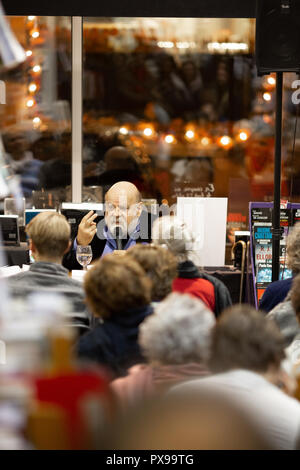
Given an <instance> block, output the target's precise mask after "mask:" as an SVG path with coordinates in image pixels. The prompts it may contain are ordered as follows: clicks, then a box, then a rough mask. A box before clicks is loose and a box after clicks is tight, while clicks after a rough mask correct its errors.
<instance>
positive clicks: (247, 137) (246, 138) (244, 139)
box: [239, 131, 249, 142]
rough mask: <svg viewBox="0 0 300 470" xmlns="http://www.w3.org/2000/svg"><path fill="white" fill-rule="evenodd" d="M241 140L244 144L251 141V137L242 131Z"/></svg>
mask: <svg viewBox="0 0 300 470" xmlns="http://www.w3.org/2000/svg"><path fill="white" fill-rule="evenodd" d="M239 139H240V140H241V141H242V142H246V140H248V139H249V135H248V134H247V132H245V131H241V132H240V133H239Z"/></svg>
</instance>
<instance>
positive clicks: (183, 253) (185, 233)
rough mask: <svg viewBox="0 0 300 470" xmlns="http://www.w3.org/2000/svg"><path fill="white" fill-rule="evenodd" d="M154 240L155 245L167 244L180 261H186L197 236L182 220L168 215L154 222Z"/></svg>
mask: <svg viewBox="0 0 300 470" xmlns="http://www.w3.org/2000/svg"><path fill="white" fill-rule="evenodd" d="M152 240H153V243H154V244H155V245H166V246H167V247H168V249H169V250H170V251H171V252H172V253H173V254H174V255H175V256H177V258H178V260H179V261H181V260H182V261H184V260H186V259H188V257H189V255H190V253H191V251H192V250H193V245H194V242H195V237H194V235H193V234H192V232H191V231H190V229H189V228H188V227H187V226H186V224H185V223H184V222H182V220H180V219H179V218H178V217H176V216H169V215H166V216H163V217H160V218H158V219H156V220H155V222H154V223H153V227H152Z"/></svg>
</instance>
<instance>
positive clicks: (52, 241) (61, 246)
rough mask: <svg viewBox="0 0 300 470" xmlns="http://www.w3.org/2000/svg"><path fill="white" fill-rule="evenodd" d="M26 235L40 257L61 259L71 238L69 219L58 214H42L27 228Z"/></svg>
mask: <svg viewBox="0 0 300 470" xmlns="http://www.w3.org/2000/svg"><path fill="white" fill-rule="evenodd" d="M26 233H27V235H28V236H29V238H30V239H31V240H32V241H33V243H34V245H35V247H36V249H37V250H38V252H39V254H40V255H43V256H44V257H47V256H49V258H61V257H62V256H63V255H64V253H65V251H66V249H67V248H68V244H69V241H70V236H71V228H70V225H69V224H68V222H67V219H66V218H65V216H63V215H62V214H59V213H58V212H41V213H40V214H38V215H36V216H35V217H34V218H33V219H32V220H31V221H30V222H29V224H28V225H27V226H26Z"/></svg>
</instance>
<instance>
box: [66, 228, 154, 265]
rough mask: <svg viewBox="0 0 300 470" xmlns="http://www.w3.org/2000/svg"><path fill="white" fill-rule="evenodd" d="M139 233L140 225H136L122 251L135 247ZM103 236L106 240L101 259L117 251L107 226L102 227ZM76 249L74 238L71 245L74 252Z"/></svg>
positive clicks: (115, 243) (114, 240) (115, 242)
mask: <svg viewBox="0 0 300 470" xmlns="http://www.w3.org/2000/svg"><path fill="white" fill-rule="evenodd" d="M139 232H140V225H139V224H138V225H137V226H136V228H135V230H134V231H133V233H132V234H131V236H130V237H129V239H128V240H127V243H126V245H125V247H124V250H128V248H130V247H131V246H134V245H136V240H137V239H138V238H139ZM103 235H104V237H105V238H106V244H105V247H104V250H103V252H102V255H101V258H102V256H105V255H107V254H109V253H112V252H113V251H115V250H117V249H118V247H117V241H116V239H115V238H113V236H112V234H111V232H110V231H109V230H108V227H107V226H105V227H104V231H103ZM95 236H97V235H95ZM143 244H144V245H146V244H147V243H145V242H144V243H143ZM76 249H77V239H76V238H75V240H74V243H73V250H75V251H76Z"/></svg>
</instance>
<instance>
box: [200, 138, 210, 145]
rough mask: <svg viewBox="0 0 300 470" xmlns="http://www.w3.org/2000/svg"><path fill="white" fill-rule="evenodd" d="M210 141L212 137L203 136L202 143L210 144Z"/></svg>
mask: <svg viewBox="0 0 300 470" xmlns="http://www.w3.org/2000/svg"><path fill="white" fill-rule="evenodd" d="M209 143H210V139H209V138H208V137H202V139H201V144H202V145H208V144H209Z"/></svg>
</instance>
